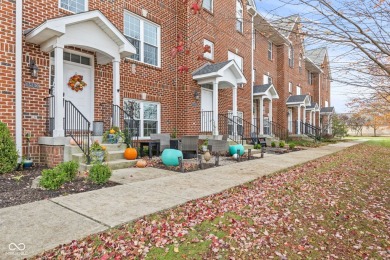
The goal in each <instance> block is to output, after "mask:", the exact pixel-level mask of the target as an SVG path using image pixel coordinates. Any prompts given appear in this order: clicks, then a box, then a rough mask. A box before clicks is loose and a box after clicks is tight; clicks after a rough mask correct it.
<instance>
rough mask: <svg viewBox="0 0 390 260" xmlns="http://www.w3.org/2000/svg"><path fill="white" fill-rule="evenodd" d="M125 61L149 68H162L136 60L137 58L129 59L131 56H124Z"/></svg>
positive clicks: (160, 69)
mask: <svg viewBox="0 0 390 260" xmlns="http://www.w3.org/2000/svg"><path fill="white" fill-rule="evenodd" d="M125 63H134V64H137V65H140V66H142V67H146V68H150V69H154V70H159V71H162V68H161V67H157V66H154V65H150V64H147V63H144V62H141V61H138V60H133V59H131V58H125Z"/></svg>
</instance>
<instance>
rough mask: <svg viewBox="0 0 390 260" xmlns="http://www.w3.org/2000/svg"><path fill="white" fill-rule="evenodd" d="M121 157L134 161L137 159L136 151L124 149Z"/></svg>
mask: <svg viewBox="0 0 390 260" xmlns="http://www.w3.org/2000/svg"><path fill="white" fill-rule="evenodd" d="M123 156H124V157H125V159H127V160H135V159H136V158H137V149H135V148H126V150H125V152H124V153H123Z"/></svg>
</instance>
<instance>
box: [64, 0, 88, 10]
mask: <svg viewBox="0 0 390 260" xmlns="http://www.w3.org/2000/svg"><path fill="white" fill-rule="evenodd" d="M85 7H86V6H85V0H61V8H64V9H66V10H69V11H71V12H74V13H80V12H84V11H85V10H86V8H85Z"/></svg>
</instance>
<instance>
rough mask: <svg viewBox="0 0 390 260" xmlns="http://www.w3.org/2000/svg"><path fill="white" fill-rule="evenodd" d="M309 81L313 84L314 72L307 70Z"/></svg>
mask: <svg viewBox="0 0 390 260" xmlns="http://www.w3.org/2000/svg"><path fill="white" fill-rule="evenodd" d="M307 83H309V85H312V84H313V74H312V73H311V72H310V71H307Z"/></svg>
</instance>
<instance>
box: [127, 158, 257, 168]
mask: <svg viewBox="0 0 390 260" xmlns="http://www.w3.org/2000/svg"><path fill="white" fill-rule="evenodd" d="M215 158H216V157H215V156H214V155H213V156H211V159H210V161H208V162H205V161H204V160H203V162H202V167H200V165H199V161H198V159H196V158H193V159H184V160H183V169H184V172H194V171H201V170H205V169H210V168H214V167H219V166H225V165H229V164H235V163H240V162H244V161H248V154H244V155H243V156H242V157H240V161H237V159H234V158H233V157H231V156H222V155H221V156H220V157H219V166H215ZM142 159H143V160H145V161H146V162H147V167H153V168H158V169H163V170H168V171H174V172H181V169H180V166H166V165H164V164H163V163H162V161H161V159H160V158H159V157H153V158H152V159H149V157H147V156H144V157H143V158H142ZM257 159H261V158H260V156H251V157H250V160H257ZM134 167H136V166H134Z"/></svg>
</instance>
